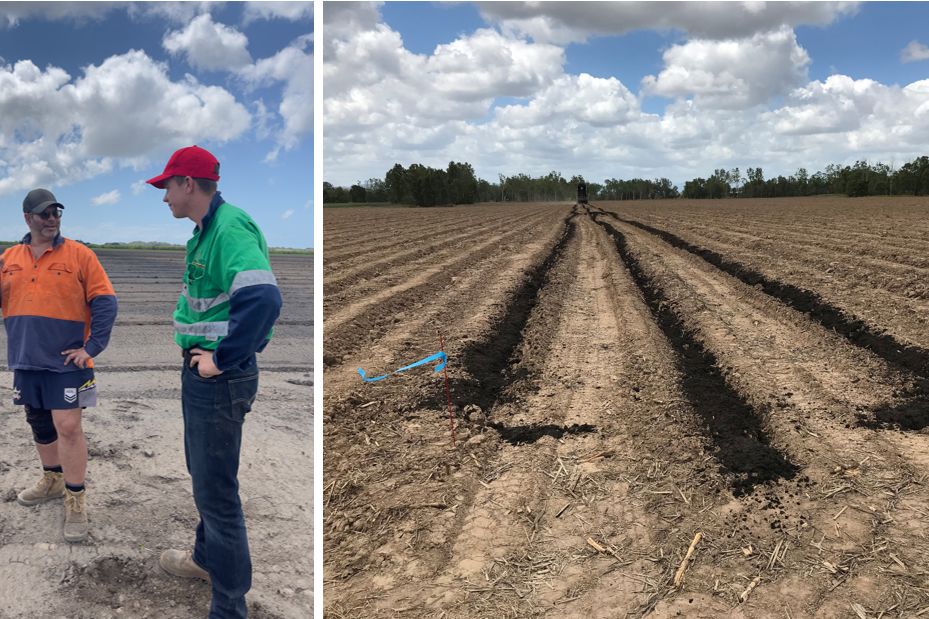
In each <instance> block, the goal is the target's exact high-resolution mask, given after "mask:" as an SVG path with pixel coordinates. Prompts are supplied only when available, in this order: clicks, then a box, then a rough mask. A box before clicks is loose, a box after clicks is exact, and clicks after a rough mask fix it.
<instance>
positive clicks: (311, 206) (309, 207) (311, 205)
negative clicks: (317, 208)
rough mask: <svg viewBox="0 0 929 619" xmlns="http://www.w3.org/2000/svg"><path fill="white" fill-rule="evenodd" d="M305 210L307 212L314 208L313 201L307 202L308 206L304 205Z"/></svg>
mask: <svg viewBox="0 0 929 619" xmlns="http://www.w3.org/2000/svg"><path fill="white" fill-rule="evenodd" d="M303 208H305V209H307V210H310V209H311V208H313V200H312V199H310V200H307V201H306V204H304V205H303Z"/></svg>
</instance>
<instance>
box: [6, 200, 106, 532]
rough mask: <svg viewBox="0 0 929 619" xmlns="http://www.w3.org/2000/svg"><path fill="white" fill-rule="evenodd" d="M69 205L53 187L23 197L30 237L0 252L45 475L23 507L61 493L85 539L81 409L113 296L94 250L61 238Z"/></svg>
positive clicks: (20, 398)
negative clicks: (51, 189) (65, 212)
mask: <svg viewBox="0 0 929 619" xmlns="http://www.w3.org/2000/svg"><path fill="white" fill-rule="evenodd" d="M62 209H64V206H63V205H62V204H61V203H59V202H58V201H57V200H56V199H55V196H54V195H52V192H50V191H48V190H47V189H33V190H32V191H30V192H29V194H28V195H27V196H26V199H25V200H23V217H24V219H25V220H26V225H27V226H29V233H28V234H26V236H25V237H23V240H22V242H20V243H19V244H17V245H14V246H13V247H10V248H8V249H7V250H6V251H4V252H3V256H2V257H0V303H2V307H3V326H4V327H5V328H6V334H7V355H8V365H9V367H10V369H11V370H13V404H17V405H22V406H24V407H25V409H26V421H27V422H28V423H29V425H30V427H31V428H32V436H33V439H34V440H35V446H36V450H37V451H38V452H39V460H41V462H42V468H43V469H44V471H43V476H42V478H41V479H40V480H39V481H38V482H37V483H36V485H35V486H33V487H32V488H27V489H26V490H23V491H22V492H20V493H19V495H18V496H17V501H19V503H20V504H22V505H27V506H28V505H38V504H39V503H44V502H46V501H49V500H52V499H58V498H61V497H64V507H65V509H64V511H65V517H64V531H63V534H64V538H65V540H66V541H68V542H79V541H82V540H84V539H86V538H87V535H88V532H89V528H90V523H89V519H88V517H87V503H86V498H85V489H84V475H85V473H86V470H87V442H86V440H85V439H84V431H83V429H82V428H81V411H82V409H84V408H86V407H88V406H95V405H96V403H97V388H96V382H95V380H94V370H93V366H94V364H93V357H95V356H97V355H99V354H100V353H101V352H102V351H103V349H104V348H106V345H107V343H108V342H109V340H110V331H112V329H113V323H114V322H115V321H116V294H115V293H114V292H113V286H112V285H111V284H110V280H109V278H108V277H107V275H106V272H105V271H104V270H103V266H101V264H100V261H99V260H98V259H97V255H96V254H94V252H93V251H92V250H91V249H90V248H88V247H86V246H85V245H83V244H82V243H79V242H77V241H72V240H71V239H66V238H64V237H63V236H61V230H60V228H61V216H62Z"/></svg>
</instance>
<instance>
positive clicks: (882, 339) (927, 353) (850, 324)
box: [606, 212, 929, 378]
mask: <svg viewBox="0 0 929 619" xmlns="http://www.w3.org/2000/svg"><path fill="white" fill-rule="evenodd" d="M606 214H607V215H609V216H610V217H613V218H615V219H617V220H619V221H622V222H623V223H627V224H629V225H631V226H635V227H636V228H639V229H640V230H645V231H646V232H649V233H651V234H654V235H655V236H657V237H659V238H660V239H662V240H663V241H666V242H667V243H669V244H670V245H672V246H674V247H677V248H679V249H683V250H685V251H687V252H689V253H691V254H693V255H695V256H699V257H700V258H703V259H704V260H705V261H707V262H708V263H710V264H712V265H713V266H715V267H716V268H718V269H720V270H722V271H725V272H726V273H728V274H730V275H732V276H733V277H736V278H738V279H739V280H741V281H743V282H744V283H746V284H748V285H749V286H760V288H761V291H762V292H764V293H765V294H767V295H769V296H771V297H774V298H776V299H778V300H779V301H781V302H783V303H785V304H786V305H788V306H790V307H792V308H793V309H795V310H797V311H799V312H802V313H804V314H806V315H808V316H809V317H810V318H812V319H813V320H815V321H816V322H818V323H820V324H821V325H823V326H824V327H825V328H827V329H830V330H834V331H835V332H836V333H838V334H840V335H842V336H843V337H845V338H846V339H847V340H848V341H849V342H851V343H852V344H854V345H855V346H858V347H860V348H864V349H866V350H868V351H870V352H872V353H874V354H875V355H877V356H878V357H880V358H881V359H883V360H885V361H887V362H888V363H890V364H891V365H894V366H896V367H898V368H903V369H905V370H909V371H910V372H912V373H914V374H916V375H918V376H922V377H924V378H929V350H926V349H925V348H921V347H919V346H908V345H906V344H904V343H903V342H900V341H899V340H897V339H896V338H895V337H893V336H892V335H889V334H887V333H879V332H878V331H876V330H875V329H874V328H872V327H870V326H869V325H867V324H866V323H865V322H864V321H863V320H861V319H859V318H856V317H854V316H850V315H849V314H847V313H846V312H844V311H843V310H841V309H839V308H837V307H836V306H834V305H832V304H830V303H829V302H828V301H826V300H824V299H823V298H822V297H821V296H819V295H818V294H816V293H815V292H813V291H811V290H804V289H803V288H799V287H797V286H793V285H791V284H786V283H783V282H780V281H777V280H775V279H771V278H769V277H766V276H764V275H762V274H761V273H759V272H758V271H755V270H754V269H751V268H749V267H746V266H745V265H743V264H740V263H738V262H736V261H734V260H730V259H728V258H725V257H724V256H722V255H720V254H718V253H716V252H714V251H712V250H709V249H706V248H705V247H700V246H698V245H694V244H692V243H688V242H687V241H685V240H684V239H682V238H680V237H678V236H676V235H674V234H672V233H670V232H668V231H666V230H661V229H659V228H655V227H652V226H649V225H647V224H644V223H641V222H638V221H634V220H629V219H623V218H622V217H619V216H618V215H616V214H615V213H609V212H607V213H606Z"/></svg>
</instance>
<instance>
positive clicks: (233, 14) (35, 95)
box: [0, 2, 314, 248]
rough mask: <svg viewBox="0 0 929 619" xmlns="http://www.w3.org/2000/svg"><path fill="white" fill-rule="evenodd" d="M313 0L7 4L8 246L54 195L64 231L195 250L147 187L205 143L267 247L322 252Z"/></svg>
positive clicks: (1, 203) (3, 94)
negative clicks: (27, 216) (184, 151)
mask: <svg viewBox="0 0 929 619" xmlns="http://www.w3.org/2000/svg"><path fill="white" fill-rule="evenodd" d="M313 45H314V40H313V5H312V2H258V3H252V2H242V3H240V2H228V3H226V2H151V3H148V2H146V3H133V2H86V3H58V2H36V3H4V2H0V239H3V240H15V239H19V238H20V237H22V235H23V234H24V233H25V231H26V227H25V223H24V222H23V219H22V215H21V213H22V209H21V205H22V199H23V197H24V196H25V195H26V193H27V192H28V191H29V190H30V189H33V188H34V187H45V188H47V189H51V190H52V191H53V192H54V193H55V195H56V197H57V198H58V200H59V201H60V202H61V203H62V204H64V205H65V215H64V219H63V221H62V232H63V234H64V235H65V236H68V237H70V238H78V239H82V240H85V241H90V242H100V243H103V242H112V241H121V242H128V241H136V240H142V241H163V242H169V243H184V242H185V241H186V240H187V238H189V236H190V232H191V230H192V227H193V224H192V223H191V222H190V221H189V220H175V219H173V218H172V217H171V214H170V212H169V211H168V208H167V205H166V204H164V203H163V202H162V201H161V199H162V197H163V192H162V191H160V190H157V189H154V188H153V187H151V186H149V185H144V181H145V180H146V179H148V178H151V177H152V176H155V175H157V174H159V173H161V171H162V169H163V168H164V165H165V163H166V161H167V159H168V157H169V156H170V155H171V153H172V152H173V151H174V150H176V149H177V148H179V147H181V146H187V145H190V144H198V145H200V146H202V147H204V148H207V149H209V150H210V151H211V152H212V153H213V154H214V155H216V157H217V158H218V159H219V161H220V163H221V179H220V182H219V187H220V191H221V192H222V194H223V197H224V198H225V199H226V200H228V201H229V202H231V203H233V204H235V205H237V206H240V207H242V208H244V209H245V210H246V211H248V212H249V213H250V214H251V215H252V217H253V218H254V219H255V220H256V221H257V222H258V224H259V226H260V227H261V228H262V230H263V231H264V234H265V237H266V238H267V240H268V243H269V245H271V246H275V247H299V248H306V247H311V246H312V244H313V135H312V127H313Z"/></svg>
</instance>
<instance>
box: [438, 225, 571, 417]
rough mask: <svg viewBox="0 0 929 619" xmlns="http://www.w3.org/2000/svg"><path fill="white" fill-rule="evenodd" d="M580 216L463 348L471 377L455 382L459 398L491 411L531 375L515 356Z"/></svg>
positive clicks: (463, 362)
mask: <svg viewBox="0 0 929 619" xmlns="http://www.w3.org/2000/svg"><path fill="white" fill-rule="evenodd" d="M576 216H577V212H576V211H572V212H571V214H570V215H569V216H568V217H567V218H566V219H565V223H564V229H563V230H562V233H561V236H560V237H559V238H558V240H557V241H556V242H555V244H554V245H553V246H552V249H551V251H550V252H549V253H548V255H547V256H546V257H545V259H544V260H543V261H542V262H540V263H539V264H538V265H536V266H535V267H534V268H533V269H531V270H530V271H529V272H528V273H527V274H526V276H525V278H524V280H523V283H522V284H521V285H520V286H519V288H518V289H517V290H516V292H515V293H514V294H513V295H512V296H511V297H510V299H509V302H508V304H507V307H506V310H505V311H504V312H503V313H502V314H501V316H500V317H499V318H498V319H497V320H496V321H494V323H493V324H492V325H491V327H490V329H489V330H488V331H487V333H486V334H485V335H484V336H483V337H482V338H481V339H480V340H479V341H477V342H474V343H472V344H470V345H468V346H466V347H465V348H464V349H462V351H461V354H460V356H459V359H460V363H461V365H462V368H463V370H464V372H463V374H464V376H466V377H467V378H464V379H460V380H455V381H452V382H453V388H452V391H453V393H454V394H455V397H456V399H457V400H458V401H460V402H470V403H474V404H477V405H478V406H480V407H481V410H483V411H485V412H489V411H490V410H491V409H492V408H493V407H494V406H496V405H497V404H498V402H499V401H500V398H501V395H502V394H503V392H504V390H505V388H506V387H507V386H508V385H510V384H512V383H514V382H518V381H521V380H523V379H525V378H527V376H526V374H527V370H526V369H525V368H522V367H520V365H519V363H518V360H516V359H514V355H515V353H516V350H517V348H518V346H519V344H520V342H521V341H522V340H523V330H524V329H525V327H526V323H527V321H528V320H529V315H530V314H531V313H532V310H533V308H534V307H535V306H536V304H537V302H538V299H539V291H540V290H542V288H544V287H545V285H546V283H547V282H548V278H549V272H550V271H551V270H552V267H553V266H554V265H555V264H556V263H557V262H558V260H559V259H560V258H561V256H562V254H563V253H564V249H565V246H566V245H567V244H568V242H569V241H570V240H571V239H572V238H573V237H574V234H575V224H574V218H575V217H576ZM510 368H515V369H510ZM501 434H502V432H501Z"/></svg>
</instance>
